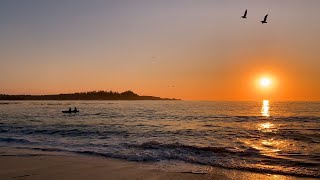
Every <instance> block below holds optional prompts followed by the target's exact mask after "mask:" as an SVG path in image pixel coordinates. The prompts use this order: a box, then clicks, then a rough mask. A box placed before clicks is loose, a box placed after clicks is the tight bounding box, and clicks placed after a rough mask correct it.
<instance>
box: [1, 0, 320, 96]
mask: <svg viewBox="0 0 320 180" xmlns="http://www.w3.org/2000/svg"><path fill="white" fill-rule="evenodd" d="M318 7H320V1H318V0H309V1H308V2H305V1H301V0H284V1H281V2H279V1H276V0H268V1H259V2H257V1H255V0H244V1H241V3H240V2H239V1H237V0H230V1H228V2H221V1H213V0H210V1H209V0H208V1H206V0H204V1H201V2H198V1H192V0H185V1H183V2H182V1H178V0H170V1H169V0H163V1H159V2H156V1H152V2H151V1H147V0H138V1H135V2H132V1H125V0H124V1H121V2H115V1H99V0H97V1H90V3H89V2H86V1H82V0H79V1H73V0H70V1H68V2H64V1H55V2H53V1H52V2H50V1H43V2H40V1H32V0H30V1H25V2H19V3H17V2H13V1H4V2H0V24H1V26H0V40H1V43H0V64H1V65H0V93H6V94H55V93H69V92H82V91H91V90H114V91H125V90H132V91H134V92H136V93H138V94H141V95H154V96H161V97H175V98H181V99H186V100H260V99H272V100H320V93H319V92H320V78H319V77H320V73H319V69H320V60H319V58H320V51H319V47H320V33H319V32H320V24H319V23H318V22H319V18H320V14H319V11H318V10H319V9H318ZM245 9H248V19H246V20H244V19H241V18H240V16H241V15H242V13H243V12H244V10H245ZM265 14H269V19H268V23H267V24H264V25H262V24H261V23H260V22H259V21H260V20H262V18H263V16H264V15H265ZM263 75H268V76H271V77H272V78H273V81H272V87H270V88H265V89H262V88H261V87H259V86H258V83H257V78H259V77H261V76H263Z"/></svg>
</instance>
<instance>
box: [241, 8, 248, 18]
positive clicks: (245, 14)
mask: <svg viewBox="0 0 320 180" xmlns="http://www.w3.org/2000/svg"><path fill="white" fill-rule="evenodd" d="M247 12H248V11H247V10H246V11H245V12H244V15H243V16H241V17H242V18H244V19H247Z"/></svg>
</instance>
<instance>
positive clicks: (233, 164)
mask: <svg viewBox="0 0 320 180" xmlns="http://www.w3.org/2000/svg"><path fill="white" fill-rule="evenodd" d="M9 141H10V140H9ZM122 145H123V147H125V149H121V148H119V149H117V151H116V150H110V149H109V150H101V148H98V149H97V150H94V149H92V148H85V149H83V148H80V149H77V148H73V149H72V148H67V147H61V148H57V147H51V148H50V147H45V148H44V147H31V148H30V147H29V149H33V150H40V151H53V152H72V153H78V154H84V155H92V156H100V157H108V158H110V157H111V158H120V159H125V160H129V161H138V162H159V161H163V160H164V161H180V162H185V163H191V164H195V165H206V166H215V167H222V168H227V169H239V170H246V171H253V172H262V173H276V174H284V175H294V176H303V177H314V178H319V177H320V173H319V171H318V169H317V168H316V167H319V163H308V162H299V161H293V160H287V159H286V160H285V159H281V158H273V157H266V156H265V155H263V154H260V152H259V150H257V149H254V148H248V149H246V150H244V151H240V150H236V149H232V148H228V147H199V146H191V145H185V144H181V143H171V144H163V143H160V142H157V141H149V142H145V143H142V144H125V143H124V144H122ZM123 147H122V148H123ZM20 148H26V147H20ZM246 157H250V158H251V159H256V160H255V161H253V160H250V159H249V158H246ZM317 158H319V157H317ZM241 159H245V160H244V161H241ZM244 162H245V163H244Z"/></svg>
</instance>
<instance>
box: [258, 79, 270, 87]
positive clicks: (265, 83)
mask: <svg viewBox="0 0 320 180" xmlns="http://www.w3.org/2000/svg"><path fill="white" fill-rule="evenodd" d="M260 85H261V86H262V87H269V86H270V85H271V79H270V78H267V77H263V78H261V79H260Z"/></svg>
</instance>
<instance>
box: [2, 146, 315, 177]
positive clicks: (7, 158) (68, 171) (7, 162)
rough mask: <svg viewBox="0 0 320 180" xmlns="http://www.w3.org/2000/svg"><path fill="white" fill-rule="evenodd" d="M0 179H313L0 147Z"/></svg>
mask: <svg viewBox="0 0 320 180" xmlns="http://www.w3.org/2000/svg"><path fill="white" fill-rule="evenodd" d="M0 162H1V163H0V177H1V179H12V178H14V179H16V178H17V179H61V178H62V179H80V180H81V179H153V180H156V179H168V180H171V179H186V180H189V179H190V180H191V179H266V180H267V179H275V178H277V179H290V180H295V179H313V178H301V177H293V176H286V175H277V174H266V173H255V172H247V171H239V170H230V169H223V168H214V167H213V168H212V172H211V173H206V174H197V173H192V172H170V171H165V170H161V169H155V168H152V166H150V164H149V163H138V162H129V161H125V160H118V159H113V158H102V157H96V156H84V155H78V154H73V153H60V152H44V151H35V150H26V149H15V148H7V147H1V148H0Z"/></svg>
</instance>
